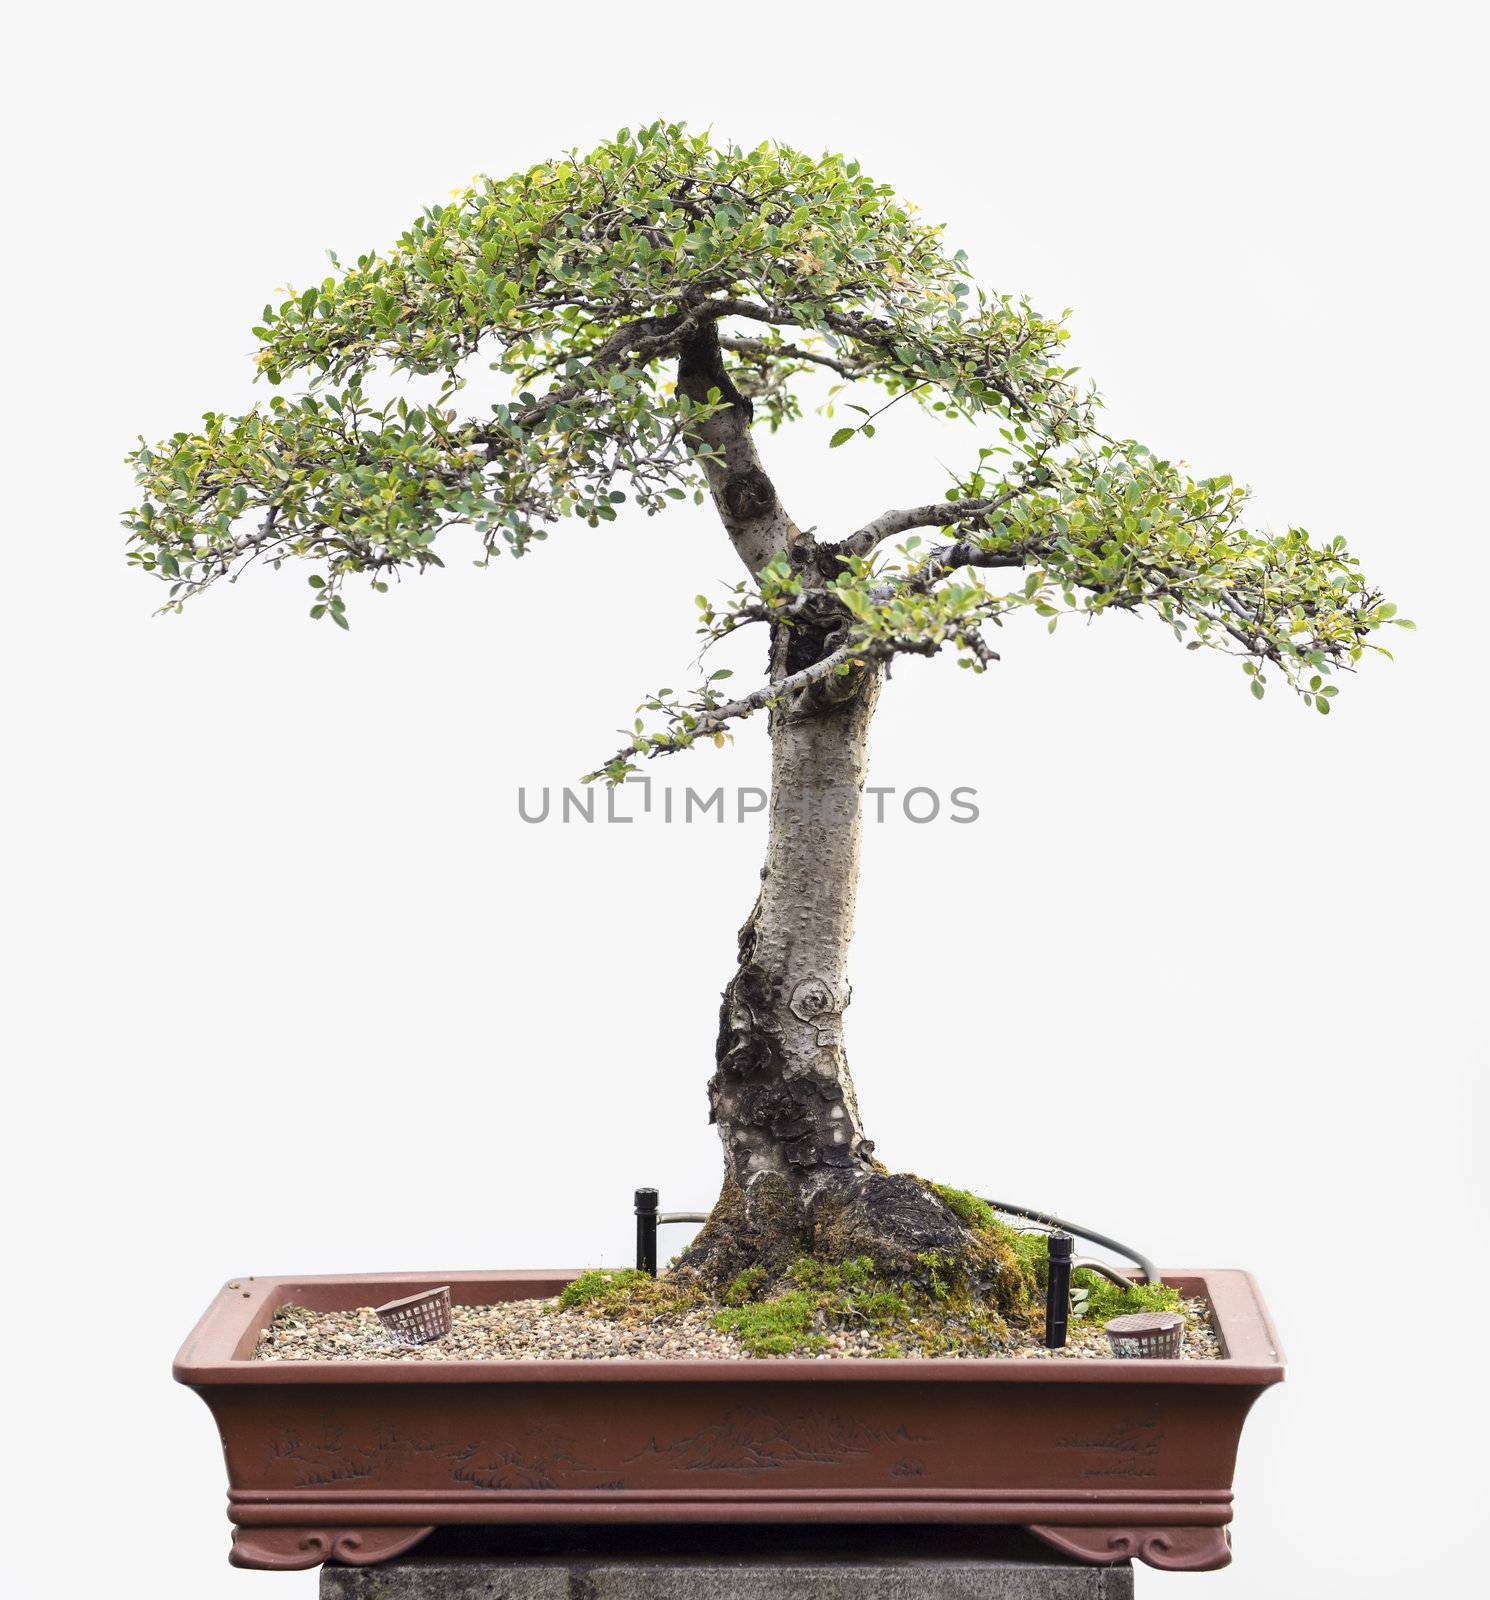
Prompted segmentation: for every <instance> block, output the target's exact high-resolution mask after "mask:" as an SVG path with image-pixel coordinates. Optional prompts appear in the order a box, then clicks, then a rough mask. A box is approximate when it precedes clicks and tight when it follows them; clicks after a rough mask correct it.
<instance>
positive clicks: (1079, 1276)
mask: <svg viewBox="0 0 1490 1600" xmlns="http://www.w3.org/2000/svg"><path fill="white" fill-rule="evenodd" d="M1071 1286H1072V1288H1073V1289H1084V1290H1086V1299H1085V1304H1084V1305H1083V1304H1081V1302H1080V1300H1079V1299H1077V1300H1076V1305H1075V1306H1074V1307H1073V1309H1077V1308H1079V1310H1080V1315H1081V1316H1083V1317H1084V1318H1085V1319H1086V1320H1087V1321H1088V1322H1110V1321H1111V1320H1112V1318H1113V1317H1128V1316H1132V1315H1133V1314H1134V1313H1135V1312H1139V1311H1181V1310H1183V1309H1184V1308H1183V1307H1182V1306H1181V1304H1180V1292H1179V1290H1178V1289H1171V1288H1170V1287H1169V1285H1168V1284H1167V1283H1135V1284H1131V1285H1130V1286H1129V1287H1128V1288H1126V1289H1119V1288H1118V1286H1117V1285H1116V1284H1115V1283H1113V1282H1112V1281H1111V1280H1110V1279H1108V1278H1104V1277H1101V1276H1099V1274H1097V1273H1095V1272H1092V1271H1090V1270H1088V1269H1087V1268H1086V1267H1078V1268H1077V1270H1076V1271H1075V1272H1073V1273H1072V1274H1071ZM1073 1298H1074V1297H1073Z"/></svg>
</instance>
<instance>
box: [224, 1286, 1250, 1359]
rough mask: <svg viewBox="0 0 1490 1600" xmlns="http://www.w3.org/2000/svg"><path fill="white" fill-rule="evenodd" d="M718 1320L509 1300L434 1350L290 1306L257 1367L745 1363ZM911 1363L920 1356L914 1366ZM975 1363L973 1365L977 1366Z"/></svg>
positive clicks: (265, 1342) (841, 1338) (1204, 1326)
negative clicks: (650, 1317) (644, 1317)
mask: <svg viewBox="0 0 1490 1600" xmlns="http://www.w3.org/2000/svg"><path fill="white" fill-rule="evenodd" d="M1184 1309H1185V1311H1186V1313H1187V1314H1188V1317H1189V1326H1188V1327H1187V1329H1186V1331H1185V1350H1184V1354H1185V1358H1186V1359H1187V1360H1191V1361H1219V1360H1220V1359H1221V1345H1220V1341H1219V1340H1218V1339H1217V1337H1216V1333H1215V1329H1214V1328H1213V1327H1212V1324H1211V1320H1210V1312H1209V1310H1208V1308H1207V1306H1206V1304H1205V1302H1204V1301H1203V1300H1186V1301H1185V1302H1184ZM711 1317H712V1313H711V1312H709V1311H706V1310H701V1311H687V1312H683V1313H679V1314H676V1315H671V1316H667V1317H659V1318H657V1319H656V1320H655V1321H652V1322H640V1323H636V1322H623V1321H617V1320H616V1319H614V1318H612V1317H608V1316H605V1315H604V1314H602V1313H598V1312H596V1311H594V1310H592V1309H588V1308H583V1307H581V1308H576V1309H574V1310H570V1311H560V1310H559V1309H558V1305H557V1302H556V1301H554V1300H505V1301H501V1302H499V1303H498V1304H496V1305H489V1306H455V1307H454V1308H453V1309H452V1315H451V1322H452V1327H451V1330H450V1332H449V1333H448V1334H446V1335H445V1337H444V1338H442V1339H436V1340H434V1341H433V1342H432V1343H430V1344H423V1345H406V1344H400V1343H399V1342H398V1341H397V1340H395V1339H393V1338H392V1337H391V1336H390V1335H389V1334H387V1333H386V1332H384V1330H383V1326H382V1324H381V1323H380V1322H379V1321H378V1319H377V1316H376V1314H375V1313H374V1312H373V1309H372V1307H371V1306H364V1307H362V1308H361V1309H359V1310H357V1311H309V1310H307V1309H306V1308H305V1307H304V1306H293V1305H292V1306H284V1307H282V1308H281V1309H280V1310H279V1311H277V1312H276V1313H275V1316H274V1321H273V1322H272V1323H271V1324H270V1326H269V1327H267V1328H266V1329H265V1330H264V1332H263V1333H261V1334H260V1335H259V1342H258V1346H257V1348H256V1349H255V1351H254V1359H255V1360H256V1361H604V1360H608V1359H613V1358H615V1357H617V1356H625V1357H629V1358H631V1359H634V1360H642V1361H678V1360H711V1361H748V1360H752V1359H755V1360H766V1361H769V1360H772V1359H778V1358H773V1357H770V1356H761V1357H751V1356H748V1355H747V1354H746V1353H745V1351H744V1349H743V1348H742V1347H741V1345H740V1343H739V1341H738V1340H737V1339H736V1338H735V1337H734V1335H733V1334H729V1333H721V1332H720V1331H719V1330H718V1329H716V1328H714V1327H712V1326H711ZM828 1338H829V1346H828V1348H827V1349H826V1350H823V1351H820V1352H818V1353H817V1354H816V1356H815V1357H814V1358H813V1359H815V1360H819V1361H832V1360H841V1359H844V1358H854V1357H860V1358H862V1357H865V1356H871V1357H872V1356H876V1355H879V1354H881V1353H882V1349H881V1346H882V1341H881V1340H880V1339H879V1338H878V1337H877V1336H876V1334H875V1333H874V1332H873V1331H870V1330H863V1331H847V1332H838V1333H830V1334H829V1335H828ZM1109 1353H1110V1352H1109V1350H1108V1346H1107V1336H1106V1335H1105V1334H1104V1333H1103V1331H1102V1329H1101V1326H1100V1325H1098V1324H1092V1325H1090V1326H1088V1325H1084V1324H1083V1323H1081V1322H1079V1321H1077V1322H1073V1323H1072V1324H1071V1333H1070V1338H1069V1340H1068V1342H1067V1344H1066V1347H1065V1349H1064V1350H1047V1349H1045V1347H1044V1346H1043V1345H1042V1344H1040V1343H1039V1342H1038V1340H1037V1339H1036V1338H1035V1337H1034V1336H1032V1335H1030V1334H1027V1333H1021V1332H1020V1331H1018V1330H1016V1329H1011V1330H1010V1347H1009V1349H1008V1350H1007V1352H1006V1355H1008V1356H1010V1357H1014V1358H1018V1359H1020V1360H1027V1361H1092V1360H1098V1359H1102V1358H1105V1357H1106V1356H1108V1355H1109ZM912 1359H914V1357H913V1358H912ZM971 1359H977V1358H971Z"/></svg>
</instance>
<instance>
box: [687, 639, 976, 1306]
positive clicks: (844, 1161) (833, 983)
mask: <svg viewBox="0 0 1490 1600" xmlns="http://www.w3.org/2000/svg"><path fill="white" fill-rule="evenodd" d="M825 649H826V645H825V643H824V641H823V640H822V639H821V638H820V637H818V636H816V635H815V634H814V632H813V631H812V630H810V629H802V628H798V629H796V630H794V631H793V632H792V633H790V634H789V635H787V634H784V635H783V637H781V638H780V639H778V640H777V643H776V648H775V652H774V653H775V657H776V659H775V661H774V662H773V676H776V677H779V676H782V675H784V674H786V673H788V672H793V671H797V670H799V669H800V668H801V667H803V666H805V665H807V664H808V663H809V662H810V661H811V660H812V659H814V658H815V656H816V655H820V654H822V653H824V651H825ZM879 690H880V673H879V670H878V669H877V668H871V669H866V670H860V671H855V672H852V673H850V674H848V675H846V676H845V677H842V678H838V679H832V680H829V681H828V682H827V684H826V685H824V686H822V687H821V688H820V690H819V692H816V693H813V694H810V695H809V696H807V697H803V698H799V700H797V701H796V702H794V703H793V704H791V705H790V706H781V707H778V709H777V710H776V711H775V712H774V713H773V716H772V727H771V752H772V753H771V813H770V835H769V841H768V844H767V848H766V864H765V866H764V868H763V869H762V871H761V889H760V894H759V897H758V898H757V900H756V903H755V909H754V910H753V911H752V912H751V913H750V916H749V918H748V919H747V920H746V922H745V925H744V927H743V928H742V929H741V930H740V942H739V965H738V967H737V969H736V972H735V975H734V977H733V978H732V979H731V980H730V982H729V985H728V987H727V988H726V989H725V991H724V999H723V1003H722V1005H721V1007H720V1016H719V1039H718V1043H717V1045H716V1049H715V1071H714V1076H713V1077H712V1079H711V1080H710V1082H709V1104H710V1113H711V1119H712V1120H713V1121H714V1122H715V1123H716V1124H717V1125H718V1128H719V1134H720V1138H721V1140H722V1141H723V1145H724V1159H725V1177H724V1187H723V1190H722V1192H721V1194H720V1198H719V1201H718V1203H717V1204H716V1206H715V1208H714V1211H713V1213H712V1214H711V1216H710V1219H709V1222H708V1224H707V1225H706V1226H705V1228H704V1229H703V1231H702V1232H701V1233H700V1234H699V1236H698V1238H697V1239H696V1240H695V1241H694V1243H693V1244H692V1246H690V1248H689V1250H688V1252H687V1253H686V1255H685V1256H684V1257H683V1260H682V1262H681V1263H680V1265H681V1267H682V1268H683V1269H684V1270H685V1271H687V1272H689V1273H692V1274H694V1275H696V1276H698V1277H701V1278H703V1279H705V1280H707V1281H709V1282H712V1283H714V1284H716V1285H718V1284H723V1283H728V1282H729V1281H731V1280H732V1279H734V1278H735V1277H736V1276H738V1274H739V1273H741V1272H742V1271H744V1270H746V1269H747V1268H763V1269H764V1271H765V1274H766V1279H767V1281H772V1280H774V1279H776V1278H777V1277H778V1276H779V1275H780V1273H781V1271H782V1270H783V1269H784V1268H785V1267H786V1266H788V1265H789V1264H790V1263H791V1262H792V1261H793V1260H794V1259H796V1258H798V1257H800V1256H803V1255H814V1256H817V1257H818V1258H820V1259H824V1260H832V1261H844V1260H849V1259H853V1258H856V1257H866V1256H867V1257H869V1258H870V1259H872V1260H873V1261H874V1262H875V1264H876V1265H877V1266H878V1267H880V1268H881V1269H883V1270H885V1271H889V1272H896V1273H910V1274H919V1273H921V1272H923V1271H924V1270H925V1264H926V1262H927V1260H928V1259H929V1254H930V1253H934V1254H936V1255H937V1256H938V1257H940V1258H941V1259H943V1260H946V1261H953V1260H964V1259H966V1258H967V1257H968V1255H969V1251H970V1249H971V1248H972V1247H973V1246H974V1245H975V1243H976V1241H974V1240H973V1239H972V1237H971V1235H970V1233H969V1230H968V1229H967V1228H966V1227H965V1226H964V1224H963V1223H962V1222H961V1221H959V1220H958V1218H957V1217H956V1216H954V1215H953V1213H952V1212H951V1211H950V1210H949V1209H948V1208H947V1207H946V1205H945V1204H943V1202H942V1201H941V1200H940V1199H939V1198H938V1197H937V1195H936V1194H935V1192H934V1191H933V1190H932V1189H930V1188H929V1187H928V1186H927V1185H926V1184H924V1183H922V1182H921V1180H919V1179H917V1178H912V1177H907V1176H899V1177H892V1176H891V1175H890V1174H889V1173H887V1172H886V1170H885V1168H884V1167H883V1166H882V1165H881V1164H880V1163H879V1162H878V1161H877V1160H875V1159H874V1145H873V1143H872V1142H871V1141H870V1140H869V1139H868V1138H867V1137H866V1136H865V1133H864V1126H863V1122H862V1120H861V1118H860V1115H859V1106H858V1100H857V1098H856V1096H855V1093H854V1084H853V1079H852V1078H851V1077H850V1075H849V1068H848V1058H847V1055H846V1053H845V1048H844V1037H843V1014H844V1011H845V1009H846V1007H847V1006H848V1002H849V985H848V976H847V971H848V947H849V939H850V937H851V935H852V933H853V920H854V900H855V895H856V892H857V888H858V879H859V840H860V832H861V829H862V824H863V790H864V777H865V771H866V765H867V750H866V746H867V735H868V731H869V723H870V719H871V717H872V716H873V714H874V707H875V702H876V700H877V699H878V697H879ZM974 1253H976V1251H974ZM990 1265H992V1264H991V1263H990Z"/></svg>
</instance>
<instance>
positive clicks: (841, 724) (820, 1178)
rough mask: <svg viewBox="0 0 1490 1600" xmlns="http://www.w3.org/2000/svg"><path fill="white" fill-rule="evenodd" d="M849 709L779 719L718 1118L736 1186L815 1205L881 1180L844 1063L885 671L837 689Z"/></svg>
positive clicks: (730, 1002)
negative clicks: (863, 1179)
mask: <svg viewBox="0 0 1490 1600" xmlns="http://www.w3.org/2000/svg"><path fill="white" fill-rule="evenodd" d="M835 687H836V688H838V690H839V692H840V693H841V694H844V695H846V698H843V699H841V700H840V701H839V702H838V703H827V704H823V703H819V704H817V705H813V706H810V707H808V706H800V705H799V706H795V707H793V708H792V709H790V710H788V709H785V708H783V709H780V710H778V711H777V712H776V713H775V715H774V716H773V726H772V731H771V744H772V801H771V817H770V839H769V844H768V847H767V853H766V865H765V869H764V871H763V873H762V884H761V892H760V898H759V900H758V901H757V903H756V908H755V910H754V912H753V913H752V915H751V918H750V920H749V921H748V922H747V923H746V925H745V927H744V928H743V929H742V930H741V935H740V970H739V972H738V973H737V975H736V977H735V979H734V981H733V982H732V983H731V984H730V986H729V988H728V990H726V993H725V1001H724V1007H723V1010H722V1013H721V1019H720V1020H721V1030H720V1043H719V1069H718V1071H717V1073H716V1075H715V1078H714V1080H713V1083H712V1084H711V1086H710V1087H711V1100H712V1104H713V1111H714V1119H715V1121H716V1122H717V1123H718V1124H719V1131H720V1135H721V1137H722V1139H723V1141H724V1149H725V1157H726V1161H727V1164H728V1167H729V1171H730V1175H731V1176H732V1177H733V1178H734V1179H735V1181H736V1182H737V1183H738V1184H739V1185H740V1186H741V1188H742V1189H748V1187H749V1184H750V1181H751V1179H752V1178H754V1177H756V1176H757V1175H759V1174H760V1173H762V1172H779V1173H782V1174H784V1175H786V1176H788V1177H789V1178H790V1179H791V1181H792V1183H793V1185H794V1187H796V1188H797V1189H798V1190H799V1192H800V1193H801V1194H802V1195H803V1197H804V1198H809V1199H810V1198H811V1197H812V1196H813V1195H814V1194H815V1193H816V1192H817V1191H818V1190H820V1189H821V1188H822V1187H823V1186H824V1185H825V1184H826V1183H828V1182H830V1181H832V1180H833V1178H834V1177H835V1175H836V1176H840V1177H841V1176H846V1175H848V1174H850V1173H853V1172H856V1171H857V1172H864V1171H867V1170H869V1159H868V1158H869V1155H870V1152H871V1150H872V1148H873V1147H872V1145H870V1144H869V1143H868V1142H867V1141H866V1140H865V1139H864V1136H863V1129H862V1127H861V1125H860V1121H859V1110H858V1105H857V1103H856V1101H855V1097H854V1087H853V1080H852V1079H851V1078H850V1076H849V1070H848V1062H847V1058H846V1056H845V1053H844V1042H843V1012H844V1009H845V1007H846V1006H847V1005H848V1001H849V986H848V949H849V940H850V938H851V937H852V934H853V923H854V899H855V893H856V889H857V884H858V877H859V841H860V833H861V829H862V826H863V809H864V808H863V790H864V778H865V770H866V744H867V738H866V736H867V733H868V728H869V721H870V718H871V716H872V715H873V712H874V704H875V701H876V699H877V697H878V694H879V674H878V673H877V672H873V671H871V672H867V673H855V674H854V675H853V677H852V678H851V679H844V680H838V681H837V684H836V685H835Z"/></svg>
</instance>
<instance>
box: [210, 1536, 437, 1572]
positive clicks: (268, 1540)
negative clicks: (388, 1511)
mask: <svg viewBox="0 0 1490 1600" xmlns="http://www.w3.org/2000/svg"><path fill="white" fill-rule="evenodd" d="M434 1531H435V1530H434V1529H433V1528H234V1529H233V1548H232V1549H231V1550H230V1551H229V1552H228V1560H229V1562H231V1564H232V1565H233V1566H235V1567H252V1568H254V1569H256V1570H257V1571H260V1572H298V1571H300V1570H302V1569H303V1568H305V1567H318V1566H320V1565H321V1563H322V1562H323V1561H341V1562H345V1563H346V1564H347V1565H348V1566H351V1567H366V1566H370V1565H371V1564H372V1563H373V1562H374V1561H387V1560H389V1559H390V1558H391V1557H393V1556H401V1555H402V1554H403V1553H404V1551H405V1550H412V1549H413V1547H414V1546H415V1545H416V1544H418V1543H419V1541H420V1540H421V1539H424V1538H427V1537H428V1536H429V1535H430V1534H431V1533H433V1532H434Z"/></svg>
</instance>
